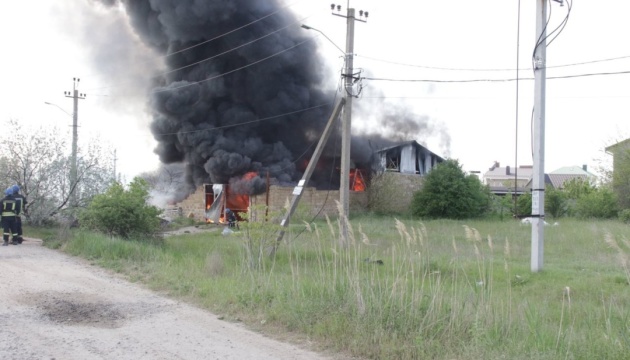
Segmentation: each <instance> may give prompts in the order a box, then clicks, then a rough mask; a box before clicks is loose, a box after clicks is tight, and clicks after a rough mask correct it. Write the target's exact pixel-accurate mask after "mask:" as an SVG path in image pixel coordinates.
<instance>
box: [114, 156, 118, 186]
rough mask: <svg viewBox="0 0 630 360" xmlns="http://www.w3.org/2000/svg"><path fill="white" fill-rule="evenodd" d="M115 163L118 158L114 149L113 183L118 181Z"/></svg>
mask: <svg viewBox="0 0 630 360" xmlns="http://www.w3.org/2000/svg"><path fill="white" fill-rule="evenodd" d="M116 161H118V158H117V157H116V149H114V181H118V177H117V176H116Z"/></svg>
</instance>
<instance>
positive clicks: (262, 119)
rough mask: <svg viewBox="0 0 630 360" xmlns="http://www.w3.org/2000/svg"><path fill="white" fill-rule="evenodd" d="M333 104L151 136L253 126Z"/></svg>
mask: <svg viewBox="0 0 630 360" xmlns="http://www.w3.org/2000/svg"><path fill="white" fill-rule="evenodd" d="M333 104H334V103H325V104H320V105H315V106H311V107H308V108H304V109H300V110H295V111H290V112H287V113H284V114H279V115H273V116H268V117H265V118H261V119H256V120H251V121H245V122H242V123H238V124H230V125H223V126H217V127H212V128H206V129H197V130H189V131H177V132H170V133H159V134H153V135H154V136H163V135H179V134H191V133H197V132H202V131H212V130H220V129H227V128H231V127H236V126H241V125H247V124H253V123H257V122H261V121H266V120H273V119H277V118H279V117H283V116H288V115H293V114H298V113H301V112H305V111H309V110H314V109H318V108H321V107H324V106H329V105H333Z"/></svg>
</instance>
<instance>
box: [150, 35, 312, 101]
mask: <svg viewBox="0 0 630 360" xmlns="http://www.w3.org/2000/svg"><path fill="white" fill-rule="evenodd" d="M309 41H313V39H306V40H304V41H300V42H299V43H297V44H295V45H293V46H290V47H288V48H286V49H284V50H281V51H278V52H277V53H275V54H272V55H269V56H267V57H264V58H262V59H260V60H256V61H254V62H253V63H250V64H247V65H244V66H241V67H239V68H236V69H233V70H230V71H226V72H224V73H222V74H218V75H215V76H211V77H208V78H205V79H203V80H199V81H193V82H190V83H187V84H184V85H180V86H176V87H173V88H162V89H155V90H152V91H150V93H160V92H167V91H173V90H178V89H182V88H185V87H189V86H192V85H196V84H201V83H203V82H206V81H210V80H214V79H218V78H220V77H223V76H225V75H229V74H231V73H234V72H237V71H239V70H243V69H246V68H248V67H250V66H253V65H256V64H258V63H261V62H263V61H266V60H269V59H271V58H274V57H276V56H278V55H280V54H282V53H285V52H287V51H289V50H292V49H294V48H296V47H298V46H300V45H303V44H305V43H307V42H309Z"/></svg>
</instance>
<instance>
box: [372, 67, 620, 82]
mask: <svg viewBox="0 0 630 360" xmlns="http://www.w3.org/2000/svg"><path fill="white" fill-rule="evenodd" d="M625 74H630V70H624V71H614V72H599V73H586V74H575V75H561V76H548V77H547V79H550V80H556V79H572V78H580V77H591V76H610V75H625ZM363 79H365V80H372V81H391V82H429V83H475V82H510V81H518V80H534V78H531V77H528V78H506V79H465V80H441V79H393V78H374V77H364V78H363Z"/></svg>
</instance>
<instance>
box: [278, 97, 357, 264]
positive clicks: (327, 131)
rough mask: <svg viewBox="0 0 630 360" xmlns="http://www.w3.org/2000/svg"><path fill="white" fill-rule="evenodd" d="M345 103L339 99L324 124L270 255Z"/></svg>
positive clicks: (295, 206) (343, 99)
mask: <svg viewBox="0 0 630 360" xmlns="http://www.w3.org/2000/svg"><path fill="white" fill-rule="evenodd" d="M345 102H346V99H345V98H341V99H339V101H338V102H337V104H336V105H335V108H334V109H333V112H332V114H331V115H330V118H329V119H328V123H326V127H325V128H324V132H323V133H322V136H321V137H320V138H319V142H318V143H317V147H316V148H315V151H314V152H313V156H311V160H310V161H309V162H308V165H307V166H306V170H304V174H303V175H302V179H301V180H300V181H299V182H298V185H297V186H296V187H295V188H294V189H293V198H292V199H291V203H290V204H289V208H288V209H287V213H286V214H285V215H284V218H283V219H282V221H281V222H280V227H281V228H280V231H279V232H278V237H277V238H276V243H275V245H274V247H273V249H272V253H275V250H276V248H277V247H278V244H280V241H281V240H282V237H283V236H284V233H285V230H284V229H285V228H286V227H287V226H289V221H290V220H291V215H293V212H295V209H296V208H297V205H298V202H299V201H300V198H301V197H302V191H304V187H305V186H306V185H308V181H309V180H310V179H311V175H312V174H313V171H314V170H315V167H316V166H317V161H319V157H320V156H321V154H322V152H323V151H324V146H326V142H327V141H328V138H329V137H330V134H331V133H332V130H333V128H334V126H333V125H334V124H335V122H336V120H337V118H338V117H339V114H340V113H341V109H342V108H343V106H344V103H345Z"/></svg>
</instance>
